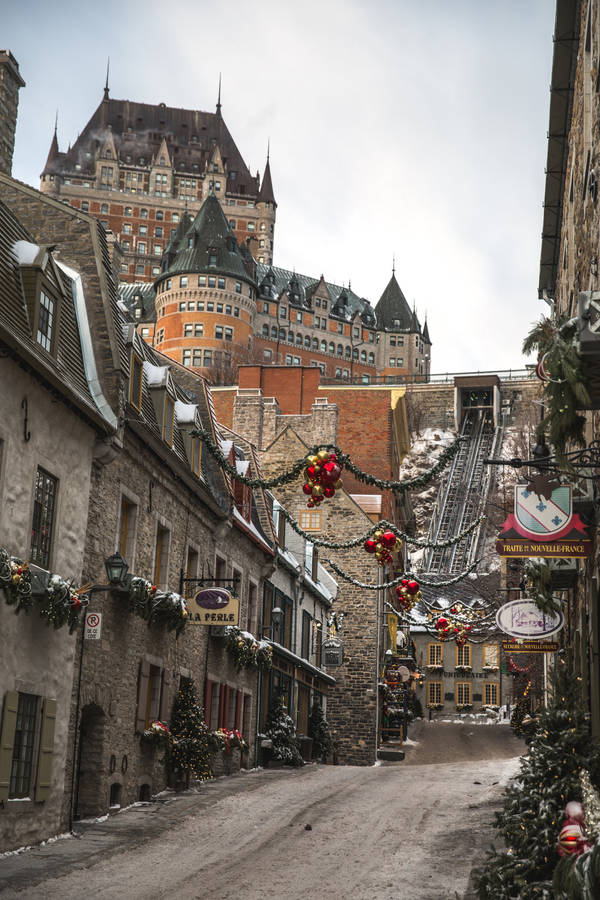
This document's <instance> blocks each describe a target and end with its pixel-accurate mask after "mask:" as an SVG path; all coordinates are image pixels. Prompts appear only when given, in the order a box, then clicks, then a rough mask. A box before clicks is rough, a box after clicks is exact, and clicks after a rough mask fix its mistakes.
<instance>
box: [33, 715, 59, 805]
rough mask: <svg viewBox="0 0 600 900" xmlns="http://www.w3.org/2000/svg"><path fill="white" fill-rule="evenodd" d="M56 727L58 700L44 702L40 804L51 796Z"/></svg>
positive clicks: (37, 787)
mask: <svg viewBox="0 0 600 900" xmlns="http://www.w3.org/2000/svg"><path fill="white" fill-rule="evenodd" d="M55 726H56V700H48V698H46V699H45V700H44V713H43V716H42V731H41V734H40V755H39V758H38V769H37V778H36V783H35V800H36V802H37V803H39V802H40V801H42V800H47V799H48V797H49V796H50V785H51V781H52V757H53V756H54V728H55Z"/></svg>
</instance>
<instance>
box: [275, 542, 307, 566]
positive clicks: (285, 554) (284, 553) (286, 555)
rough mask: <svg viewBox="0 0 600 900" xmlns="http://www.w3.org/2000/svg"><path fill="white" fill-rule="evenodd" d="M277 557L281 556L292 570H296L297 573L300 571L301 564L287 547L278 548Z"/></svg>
mask: <svg viewBox="0 0 600 900" xmlns="http://www.w3.org/2000/svg"><path fill="white" fill-rule="evenodd" d="M277 555H278V556H280V557H281V558H282V559H284V560H285V561H286V563H287V564H288V565H289V566H291V568H292V569H294V570H295V571H296V572H297V571H298V567H299V566H300V563H299V562H298V560H297V559H296V557H295V556H294V554H293V553H291V552H290V551H289V550H287V549H286V548H285V547H278V548H277ZM300 568H302V567H301V566H300Z"/></svg>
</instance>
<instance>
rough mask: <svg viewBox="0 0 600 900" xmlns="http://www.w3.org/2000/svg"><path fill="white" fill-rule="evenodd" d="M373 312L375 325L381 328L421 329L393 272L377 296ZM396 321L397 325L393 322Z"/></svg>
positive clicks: (392, 329) (389, 329) (398, 329)
mask: <svg viewBox="0 0 600 900" xmlns="http://www.w3.org/2000/svg"><path fill="white" fill-rule="evenodd" d="M375 313H376V315H377V325H378V327H379V328H380V329H381V330H384V329H385V330H387V331H408V332H414V331H418V332H419V333H420V331H421V327H420V325H419V322H418V319H417V317H416V315H415V314H414V313H413V312H412V311H411V308H410V306H409V305H408V303H407V302H406V297H405V296H404V294H403V293H402V290H401V289H400V285H399V284H398V282H397V281H396V276H395V274H393V273H392V277H391V278H390V280H389V283H388V285H387V287H386V289H385V290H384V292H383V294H382V295H381V297H380V298H379V302H378V304H377V306H376V307H375ZM396 321H397V322H399V324H398V325H395V324H394V322H396Z"/></svg>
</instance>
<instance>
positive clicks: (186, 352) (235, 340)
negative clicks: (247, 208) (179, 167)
mask: <svg viewBox="0 0 600 900" xmlns="http://www.w3.org/2000/svg"><path fill="white" fill-rule="evenodd" d="M161 269H162V271H161V274H160V276H159V277H158V278H157V280H156V282H155V290H156V335H155V346H156V347H157V349H158V350H160V351H161V352H162V353H165V354H166V355H167V356H170V357H171V358H172V359H174V360H175V361H176V362H179V363H180V364H182V365H184V366H190V367H192V368H194V369H196V370H198V371H201V372H202V374H204V375H207V376H208V377H209V378H211V380H213V381H217V382H218V381H219V380H221V378H222V377H229V378H231V374H232V369H234V368H235V366H236V365H237V364H239V363H240V362H241V361H244V362H245V361H247V360H246V358H245V355H247V352H248V349H249V347H250V346H251V343H252V339H253V325H254V316H255V313H256V283H255V281H254V279H253V277H252V275H251V274H250V273H249V271H248V266H247V260H246V255H245V253H244V252H243V248H241V247H240V245H239V244H238V242H237V240H236V238H235V235H234V234H233V232H232V231H231V229H230V228H229V224H228V222H227V219H226V218H225V214H224V213H223V210H222V208H221V205H220V203H219V201H218V199H217V197H216V196H215V194H214V193H213V194H209V195H208V197H207V198H206V200H205V202H204V204H203V205H202V207H201V208H200V211H199V212H198V214H197V216H196V218H195V219H194V220H193V222H192V221H191V220H190V217H189V216H188V220H187V221H186V222H184V221H183V220H182V222H181V223H180V227H179V228H178V229H177V232H176V234H175V235H174V236H173V239H172V240H171V242H170V243H169V246H168V248H167V250H166V252H165V255H164V256H163V260H162V266H161ZM242 357H243V359H242Z"/></svg>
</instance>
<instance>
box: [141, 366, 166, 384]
mask: <svg viewBox="0 0 600 900" xmlns="http://www.w3.org/2000/svg"><path fill="white" fill-rule="evenodd" d="M169 369H170V366H155V365H153V364H152V363H150V362H148V360H144V372H145V373H146V383H147V385H148V387H166V385H167V381H168V378H169Z"/></svg>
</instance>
